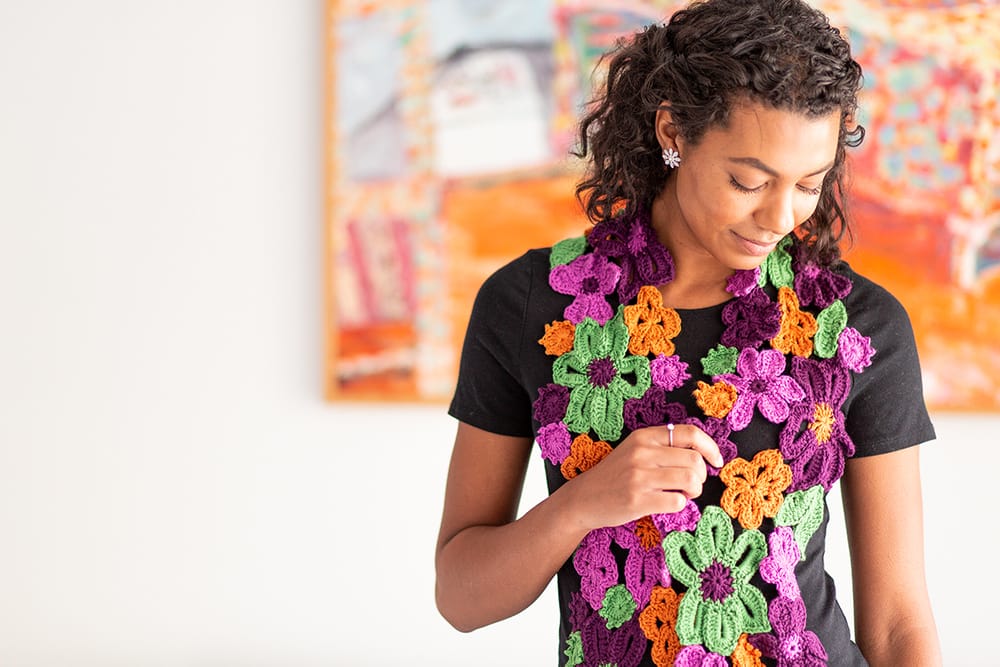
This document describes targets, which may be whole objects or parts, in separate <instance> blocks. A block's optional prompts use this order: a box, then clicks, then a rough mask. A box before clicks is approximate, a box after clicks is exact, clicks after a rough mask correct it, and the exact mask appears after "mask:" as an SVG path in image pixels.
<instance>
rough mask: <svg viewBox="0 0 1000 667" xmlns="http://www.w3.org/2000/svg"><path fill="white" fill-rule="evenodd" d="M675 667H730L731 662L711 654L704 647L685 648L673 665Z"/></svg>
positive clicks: (716, 654)
mask: <svg viewBox="0 0 1000 667" xmlns="http://www.w3.org/2000/svg"><path fill="white" fill-rule="evenodd" d="M671 664H673V665H674V666H675V667H729V661H728V660H726V659H725V658H724V657H722V656H721V655H719V654H718V653H709V652H707V651H706V650H705V649H704V647H702V646H685V647H684V648H683V649H681V651H680V652H679V653H678V654H677V659H676V660H675V661H674V662H673V663H671Z"/></svg>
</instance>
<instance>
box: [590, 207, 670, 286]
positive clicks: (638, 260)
mask: <svg viewBox="0 0 1000 667" xmlns="http://www.w3.org/2000/svg"><path fill="white" fill-rule="evenodd" d="M587 241H588V242H589V243H590V246H591V247H592V248H593V249H594V252H595V253H596V254H600V255H604V256H605V257H609V258H611V259H613V260H615V261H616V262H618V264H619V266H621V269H622V278H621V281H620V282H619V283H618V296H619V298H620V299H621V302H622V303H628V302H629V301H631V300H632V299H634V298H635V296H636V295H637V294H638V293H639V288H641V287H642V286H643V285H654V286H655V285H663V284H664V283H669V282H670V281H671V280H673V279H674V260H673V258H672V257H671V256H670V253H669V252H667V249H666V248H664V247H663V245H662V244H661V243H660V241H659V239H657V238H656V234H655V233H654V232H653V228H652V227H651V226H650V224H649V222H648V221H647V220H646V219H645V218H644V217H635V218H632V219H631V220H625V219H623V218H615V219H613V220H607V221H605V222H600V223H598V224H597V225H595V226H594V229H593V230H592V231H591V232H590V234H589V235H588V236H587Z"/></svg>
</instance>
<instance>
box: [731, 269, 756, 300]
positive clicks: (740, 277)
mask: <svg viewBox="0 0 1000 667" xmlns="http://www.w3.org/2000/svg"><path fill="white" fill-rule="evenodd" d="M759 282H760V267H757V268H754V269H744V270H742V271H737V272H736V273H734V274H733V275H731V276H729V280H727V281H726V291H727V292H729V293H730V294H732V295H733V296H746V295H747V294H749V293H750V292H752V291H753V290H754V288H755V287H757V286H758V284H759Z"/></svg>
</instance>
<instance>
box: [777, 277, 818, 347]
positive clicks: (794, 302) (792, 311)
mask: <svg viewBox="0 0 1000 667" xmlns="http://www.w3.org/2000/svg"><path fill="white" fill-rule="evenodd" d="M778 307H779V308H780V309H781V329H780V330H779V331H778V335H777V336H775V337H774V338H772V339H771V347H772V348H774V349H775V350H778V351H779V352H782V353H784V354H794V355H796V356H799V357H808V356H809V355H811V354H812V351H813V341H812V337H813V336H815V335H816V329H817V327H816V318H815V317H814V316H813V314H812V313H807V312H805V311H804V310H802V309H801V308H799V298H798V297H797V296H796V295H795V292H793V291H792V290H791V289H789V288H788V287H782V288H781V289H779V290H778Z"/></svg>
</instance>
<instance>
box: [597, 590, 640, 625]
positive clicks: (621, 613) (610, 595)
mask: <svg viewBox="0 0 1000 667" xmlns="http://www.w3.org/2000/svg"><path fill="white" fill-rule="evenodd" d="M636 608H637V605H636V603H635V598H633V597H632V594H631V593H629V590H628V588H626V587H625V584H618V585H617V586H612V587H611V588H609V589H608V592H607V593H605V594H604V601H603V603H602V604H601V609H600V611H599V612H598V613H599V614H600V615H601V616H602V617H603V618H604V620H605V621H607V623H605V625H607V627H608V630H614V629H615V628H620V627H621V626H623V625H624V624H625V622H626V621H629V620H631V619H632V617H633V616H634V615H635V610H636Z"/></svg>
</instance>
